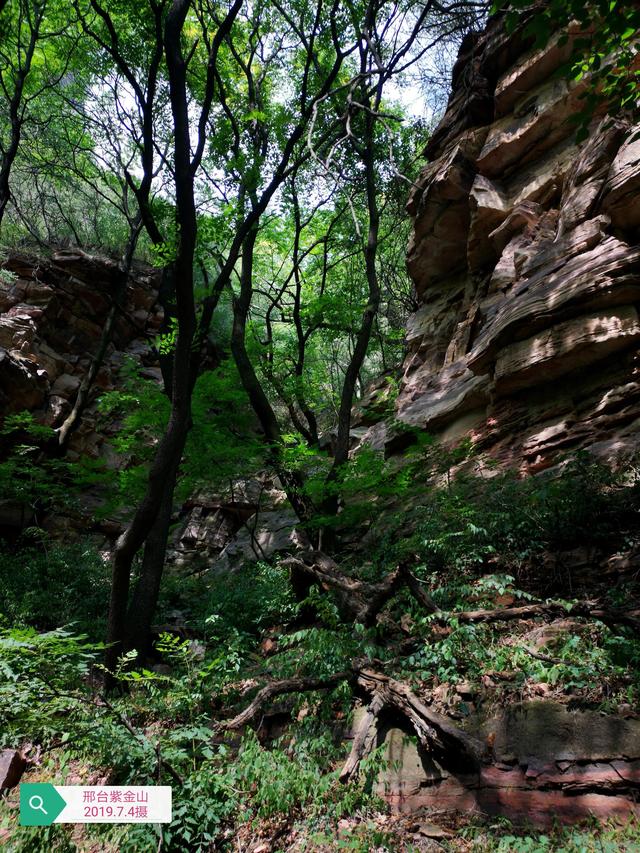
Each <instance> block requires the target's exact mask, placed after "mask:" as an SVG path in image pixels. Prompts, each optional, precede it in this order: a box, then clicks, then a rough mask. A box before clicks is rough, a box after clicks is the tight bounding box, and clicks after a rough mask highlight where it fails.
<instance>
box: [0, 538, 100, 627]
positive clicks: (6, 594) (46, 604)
mask: <svg viewBox="0 0 640 853" xmlns="http://www.w3.org/2000/svg"><path fill="white" fill-rule="evenodd" d="M109 578H110V567H109V565H108V564H106V563H105V561H104V560H103V559H102V557H101V556H100V554H99V553H97V551H96V548H95V544H94V543H93V542H77V543H71V544H68V545H65V544H61V543H57V542H50V541H48V540H47V539H46V538H44V539H42V541H41V543H40V544H38V545H22V546H15V547H13V548H9V547H6V546H1V545H0V613H2V614H3V616H4V617H5V619H7V620H8V622H9V623H10V624H11V625H14V626H22V627H27V626H33V627H35V628H38V629H40V630H50V629H54V628H58V627H59V626H60V625H65V624H70V623H72V622H73V623H75V624H76V625H77V627H78V628H79V629H80V630H81V631H86V632H87V633H89V634H90V635H91V636H92V637H94V638H96V639H98V638H100V637H101V636H102V633H103V631H104V627H105V619H106V611H107V602H108V600H109Z"/></svg>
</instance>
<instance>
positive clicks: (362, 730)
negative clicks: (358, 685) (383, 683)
mask: <svg viewBox="0 0 640 853" xmlns="http://www.w3.org/2000/svg"><path fill="white" fill-rule="evenodd" d="M383 708H384V699H383V698H382V696H381V695H380V693H374V694H373V698H372V699H371V702H370V703H369V706H368V707H367V709H366V711H365V713H364V715H363V717H362V719H361V720H360V723H359V725H358V730H357V731H356V734H355V737H354V739H353V744H352V746H351V752H350V753H349V757H348V758H347V760H346V762H345V764H344V767H343V768H342V770H341V771H340V781H341V782H348V781H349V780H350V779H353V778H354V777H355V776H357V775H358V770H359V769H360V762H361V761H362V760H363V758H366V757H367V755H369V754H370V752H371V751H372V750H373V749H374V748H375V745H376V740H377V738H378V715H379V714H380V711H381V710H382V709H383Z"/></svg>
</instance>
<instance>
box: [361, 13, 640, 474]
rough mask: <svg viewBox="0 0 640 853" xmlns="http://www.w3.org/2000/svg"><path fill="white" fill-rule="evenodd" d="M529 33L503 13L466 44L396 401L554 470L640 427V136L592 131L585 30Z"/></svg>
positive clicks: (395, 438)
mask: <svg viewBox="0 0 640 853" xmlns="http://www.w3.org/2000/svg"><path fill="white" fill-rule="evenodd" d="M521 33H522V29H521V30H520V31H519V32H516V33H514V34H512V35H507V34H506V33H505V32H504V29H503V27H502V22H501V19H500V18H499V17H496V18H494V19H492V21H490V23H489V25H488V27H487V29H486V30H485V32H484V33H482V34H481V35H479V36H478V35H475V36H470V37H469V38H468V39H467V40H466V42H465V44H463V47H462V50H461V54H460V57H459V59H458V62H457V63H456V66H455V68H454V74H453V93H452V95H451V98H450V101H449V107H448V110H447V113H446V115H445V117H444V119H443V121H442V122H441V124H440V126H439V127H438V129H437V130H436V131H435V133H434V135H433V137H432V139H431V142H430V143H429V145H428V147H427V150H426V154H427V156H428V159H429V163H428V165H427V166H426V167H425V168H424V170H423V172H422V174H421V176H420V178H419V181H418V184H417V186H416V188H415V189H414V191H413V192H412V195H411V198H410V199H409V203H408V210H409V212H410V214H411V215H412V216H413V218H414V228H413V235H412V239H411V241H410V245H409V250H408V258H407V263H408V269H409V272H410V274H411V276H412V278H413V281H414V283H415V287H416V292H417V295H418V297H419V299H420V302H421V304H420V307H419V309H418V311H417V312H416V313H415V314H414V315H413V317H412V318H411V319H410V322H409V326H408V334H407V342H408V354H407V357H406V360H405V363H404V366H403V378H402V382H401V389H400V394H399V397H398V401H397V407H396V416H397V418H398V420H400V421H404V422H405V423H407V424H410V425H412V426H414V427H418V428H422V429H425V430H427V431H429V432H432V433H435V434H438V435H440V436H441V437H442V438H443V439H445V440H452V441H455V440H457V439H460V438H461V437H462V436H464V435H471V437H472V438H473V440H474V442H475V444H476V447H477V448H478V449H479V450H480V451H481V452H483V453H485V454H486V455H488V456H491V457H493V458H495V459H497V460H498V461H500V462H503V463H506V464H511V465H517V466H521V467H522V469H523V470H525V471H537V470H541V469H543V468H545V467H549V466H550V465H553V464H555V462H557V461H558V459H559V458H560V456H561V455H562V454H563V453H565V452H567V451H570V450H575V449H578V448H583V447H591V448H593V449H594V450H598V449H602V451H603V452H604V453H605V454H606V455H607V457H608V458H610V459H611V458H612V457H613V456H615V454H616V452H618V451H620V452H626V451H631V450H633V449H634V447H635V444H636V441H637V436H638V431H639V429H640V382H639V381H638V378H639V377H638V341H639V339H640V321H639V319H638V312H637V305H638V303H639V302H640V231H639V226H640V192H639V190H640V140H634V132H633V129H632V128H630V125H629V122H627V121H626V120H625V119H624V117H620V118H618V119H611V118H610V117H604V118H596V119H595V120H594V121H593V123H592V126H591V128H590V135H589V138H588V139H587V140H586V141H585V142H583V143H581V144H577V143H576V141H575V138H576V125H575V123H573V122H571V121H570V118H571V116H572V115H574V114H575V113H576V112H577V110H578V109H579V106H580V99H579V96H580V94H581V92H582V91H583V89H584V87H585V85H586V84H585V83H584V82H583V83H581V84H578V85H570V84H568V83H567V82H565V81H564V80H562V79H561V78H560V77H559V76H558V75H556V74H554V72H555V71H556V70H557V69H558V67H559V66H560V65H561V63H562V62H564V61H565V60H566V58H567V55H568V54H567V51H569V50H570V43H569V44H568V45H566V46H563V47H559V46H558V42H557V40H555V41H554V42H552V43H551V44H550V45H549V46H548V47H547V48H545V49H544V50H542V51H540V50H538V51H534V50H533V49H532V48H528V47H527V43H526V40H524V37H523V36H522V34H521ZM636 129H637V128H636ZM376 440H377V441H378V443H379V436H376ZM404 442H406V434H403V433H402V432H401V433H400V434H397V435H396V434H394V433H393V430H391V431H390V432H389V434H388V435H387V438H386V443H387V450H388V452H394V450H395V449H401V447H402V446H403V443H404Z"/></svg>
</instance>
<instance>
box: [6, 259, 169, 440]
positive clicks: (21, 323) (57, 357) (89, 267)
mask: <svg viewBox="0 0 640 853" xmlns="http://www.w3.org/2000/svg"><path fill="white" fill-rule="evenodd" d="M116 278H117V263H116V262H115V261H113V260H112V259H110V258H105V257H100V256H93V255H88V254H87V253H85V252H82V251H80V250H76V251H70V250H64V251H59V252H56V253H54V254H53V255H52V257H51V258H49V259H44V258H42V257H37V258H35V257H31V256H29V255H26V254H24V255H22V254H12V255H10V256H9V258H8V260H7V262H6V263H5V264H4V269H3V271H2V275H1V276H0V416H1V415H5V414H10V413H13V412H20V411H23V410H28V411H30V412H32V413H33V414H34V416H35V417H37V418H38V419H39V420H42V421H43V422H45V423H47V424H48V425H49V426H53V427H56V426H59V425H60V423H61V422H62V421H63V420H64V417H65V415H66V414H67V413H68V411H69V410H70V405H73V402H74V401H75V398H76V394H77V391H78V388H79V386H80V383H81V381H82V378H83V376H84V375H85V373H86V372H87V370H88V367H89V365H90V364H91V359H92V357H93V355H94V354H95V352H96V350H97V348H98V346H99V343H100V336H101V333H102V327H103V325H104V322H105V319H106V316H107V313H108V311H109V307H110V305H111V295H112V293H113V288H114V286H115V281H116ZM156 279H157V273H156V272H155V270H152V269H150V268H146V267H139V268H136V269H134V270H133V272H132V274H131V277H130V279H129V286H128V288H127V293H126V301H125V306H124V307H125V310H126V313H127V315H128V316H130V317H132V318H133V319H132V320H127V321H125V320H124V319H120V320H119V321H117V322H116V327H115V330H114V335H113V341H112V343H111V345H110V346H109V348H108V350H107V354H106V358H105V361H104V366H103V368H102V370H101V372H100V374H99V376H98V381H97V382H96V390H97V391H99V390H105V388H111V387H113V377H114V373H115V371H116V370H117V367H118V366H119V363H120V362H121V360H122V354H123V353H127V352H130V353H131V354H132V355H133V354H135V355H136V356H137V357H139V358H140V360H141V361H142V362H143V363H144V359H145V358H147V359H149V358H152V356H151V349H150V347H149V345H148V341H147V340H146V336H147V332H148V331H150V330H152V329H154V328H157V326H158V325H159V322H160V314H159V313H158V312H157V311H155V310H154V305H155V303H156V297H157V286H158V282H157V281H156ZM140 306H144V310H143V311H142V310H141V308H140ZM123 316H124V314H123ZM91 411H92V410H91V406H90V407H89V409H88V412H87V419H88V420H90V418H91ZM94 417H95V413H94ZM84 433H85V435H86V433H87V430H84ZM82 434H83V430H82V428H80V429H79V430H78V431H77V433H76V434H74V436H73V438H72V440H71V444H70V448H71V450H72V452H76V453H80V452H85V450H87V449H89V450H90V452H91V455H95V453H96V448H95V446H92V445H91V442H90V441H89V442H88V443H87V442H84V443H83V441H82V438H81V436H82ZM85 444H86V447H85ZM90 445H91V446H90Z"/></svg>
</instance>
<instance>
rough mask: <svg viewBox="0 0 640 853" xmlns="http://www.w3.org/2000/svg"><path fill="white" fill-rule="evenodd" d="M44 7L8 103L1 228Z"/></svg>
mask: <svg viewBox="0 0 640 853" xmlns="http://www.w3.org/2000/svg"><path fill="white" fill-rule="evenodd" d="M2 8H3V7H1V6H0V12H1V11H2ZM45 9H46V3H42V5H41V6H40V7H35V8H34V19H33V22H32V23H31V32H30V35H29V44H28V45H27V50H26V53H25V55H24V58H23V59H22V62H21V63H20V64H19V66H18V71H17V73H16V76H15V84H14V89H13V94H12V96H11V98H10V100H9V104H8V108H9V109H8V112H9V124H10V126H11V132H10V137H9V144H8V145H7V147H6V148H5V149H3V150H2V159H1V160H0V228H2V220H3V217H4V213H5V210H6V209H7V205H8V204H9V200H10V199H11V188H10V186H9V176H10V174H11V168H12V166H13V164H14V161H15V159H16V157H17V156H18V149H19V148H20V140H21V137H22V126H23V124H24V105H23V97H22V96H23V93H24V86H25V83H26V81H27V77H28V76H29V72H30V71H31V65H32V62H33V55H34V53H35V49H36V44H37V43H38V39H39V38H40V28H41V26H42V20H43V17H44V13H45ZM5 73H6V72H5ZM2 88H3V90H4V91H5V92H6V91H7V89H6V86H5V81H3V86H2Z"/></svg>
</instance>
